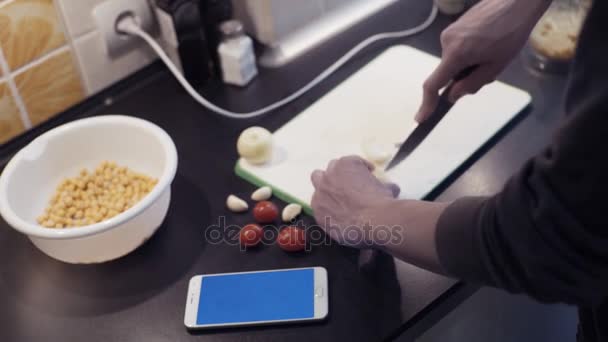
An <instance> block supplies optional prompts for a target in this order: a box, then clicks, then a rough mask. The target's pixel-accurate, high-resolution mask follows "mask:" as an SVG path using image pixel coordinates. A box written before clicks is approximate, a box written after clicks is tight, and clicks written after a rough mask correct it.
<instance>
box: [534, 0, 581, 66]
mask: <svg viewBox="0 0 608 342" xmlns="http://www.w3.org/2000/svg"><path fill="white" fill-rule="evenodd" d="M591 3H592V0H553V2H552V4H551V6H550V7H549V9H548V10H547V12H546V13H545V14H544V15H543V17H542V18H541V19H540V20H539V22H538V24H537V25H536V27H535V28H534V30H533V31H532V34H531V35H530V39H529V41H528V50H529V52H528V54H529V57H530V62H531V66H532V67H533V68H535V69H537V70H539V71H545V72H552V73H565V72H567V71H568V70H569V68H570V64H571V62H572V59H573V58H574V54H575V51H576V46H577V43H578V36H579V34H580V31H581V28H582V26H583V23H584V21H585V18H586V17H587V13H588V12H589V8H590V7H591Z"/></svg>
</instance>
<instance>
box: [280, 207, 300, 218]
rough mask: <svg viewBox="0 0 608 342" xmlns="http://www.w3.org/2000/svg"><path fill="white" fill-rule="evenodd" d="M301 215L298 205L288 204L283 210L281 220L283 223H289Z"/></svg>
mask: <svg viewBox="0 0 608 342" xmlns="http://www.w3.org/2000/svg"><path fill="white" fill-rule="evenodd" d="M301 213H302V206H301V205H299V204H293V203H292V204H289V205H288V206H286V207H285V209H283V213H282V215H281V218H282V219H283V222H291V221H293V220H294V219H295V218H296V217H298V215H300V214H301Z"/></svg>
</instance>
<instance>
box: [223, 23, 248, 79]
mask: <svg viewBox="0 0 608 342" xmlns="http://www.w3.org/2000/svg"><path fill="white" fill-rule="evenodd" d="M220 32H221V34H222V42H221V43H220V45H219V46H218V54H219V59H220V64H221V66H222V77H223V80H224V82H225V83H227V84H232V85H236V86H245V85H247V84H248V83H249V82H250V81H251V80H252V79H253V78H254V77H255V76H256V75H257V74H258V69H257V66H256V60H255V53H254V51H253V41H252V40H251V38H249V37H248V36H247V35H246V34H245V33H244V30H243V24H242V23H241V22H240V21H238V20H228V21H225V22H223V23H222V24H220Z"/></svg>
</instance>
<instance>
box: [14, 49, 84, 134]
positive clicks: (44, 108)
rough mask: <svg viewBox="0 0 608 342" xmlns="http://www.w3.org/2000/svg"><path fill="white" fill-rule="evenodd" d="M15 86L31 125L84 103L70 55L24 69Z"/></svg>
mask: <svg viewBox="0 0 608 342" xmlns="http://www.w3.org/2000/svg"><path fill="white" fill-rule="evenodd" d="M15 82H16V83H17V87H18V88H19V92H20V94H21V97H22V98H23V102H24V103H25V107H26V108H27V111H28V113H29V116H30V120H31V121H32V124H34V125H37V124H39V123H41V122H43V121H45V120H47V119H49V118H50V117H52V116H53V115H55V114H58V113H60V112H62V111H64V110H65V109H67V108H69V107H71V106H72V105H74V104H76V103H78V102H80V101H81V100H83V99H84V91H83V89H82V85H81V84H80V78H79V76H78V71H77V70H76V67H75V64H74V61H73V60H72V56H71V54H70V51H65V52H62V53H60V54H58V55H56V56H53V57H51V58H50V59H48V60H46V61H44V62H43V63H41V64H39V65H35V66H33V67H31V68H29V69H26V70H25V71H23V72H21V73H19V75H17V76H16V77H15Z"/></svg>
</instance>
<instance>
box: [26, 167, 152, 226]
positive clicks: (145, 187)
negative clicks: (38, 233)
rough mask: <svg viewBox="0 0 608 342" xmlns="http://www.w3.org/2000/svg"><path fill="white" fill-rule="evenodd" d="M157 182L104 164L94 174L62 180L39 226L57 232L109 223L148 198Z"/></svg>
mask: <svg viewBox="0 0 608 342" xmlns="http://www.w3.org/2000/svg"><path fill="white" fill-rule="evenodd" d="M157 183H158V180H157V179H153V178H151V177H148V176H146V175H145V174H142V173H138V172H134V171H132V170H129V169H128V168H127V167H125V166H118V165H117V164H116V163H115V162H112V161H103V162H102V163H100V164H99V165H98V166H97V167H96V168H95V169H93V170H92V171H91V172H89V170H87V169H82V170H80V172H79V174H78V176H76V177H74V178H66V179H63V180H61V182H60V183H59V185H58V187H57V190H56V191H55V193H54V194H53V196H52V197H51V199H50V201H49V206H47V207H46V208H45V209H44V213H43V214H42V215H40V216H39V217H37V218H36V221H37V222H38V224H40V225H42V226H44V227H48V228H55V229H62V228H69V227H81V226H84V225H89V224H94V223H98V222H101V221H103V220H107V219H109V218H112V217H114V216H117V215H119V214H120V213H122V212H124V211H125V210H127V209H129V208H131V207H132V206H134V205H135V204H136V203H137V202H138V201H140V200H141V199H142V198H143V197H145V196H146V195H147V194H148V193H149V192H150V191H152V189H153V188H154V186H156V184H157Z"/></svg>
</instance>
